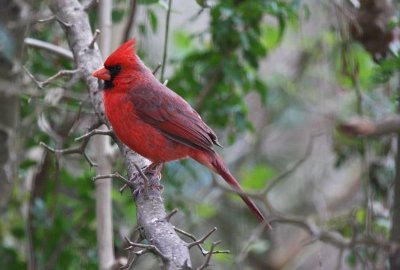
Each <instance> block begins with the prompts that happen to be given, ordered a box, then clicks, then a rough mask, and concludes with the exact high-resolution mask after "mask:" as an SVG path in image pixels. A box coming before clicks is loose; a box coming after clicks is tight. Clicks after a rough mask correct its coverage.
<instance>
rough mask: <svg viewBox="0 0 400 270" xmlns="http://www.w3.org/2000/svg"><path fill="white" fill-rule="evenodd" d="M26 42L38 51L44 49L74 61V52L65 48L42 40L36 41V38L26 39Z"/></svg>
mask: <svg viewBox="0 0 400 270" xmlns="http://www.w3.org/2000/svg"><path fill="white" fill-rule="evenodd" d="M24 42H25V44H26V45H28V46H31V47H34V48H38V49H43V50H46V51H49V52H52V53H55V54H58V55H60V56H62V57H65V58H67V59H70V60H73V59H74V56H73V55H72V52H71V51H70V50H67V49H64V48H63V47H60V46H57V45H54V44H51V43H48V42H45V41H42V40H38V39H34V38H25V39H24Z"/></svg>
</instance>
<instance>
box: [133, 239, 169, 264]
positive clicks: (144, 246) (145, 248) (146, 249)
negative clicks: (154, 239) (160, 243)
mask: <svg viewBox="0 0 400 270" xmlns="http://www.w3.org/2000/svg"><path fill="white" fill-rule="evenodd" d="M125 240H126V241H127V242H128V243H129V247H127V248H126V250H132V252H133V253H135V254H136V255H138V256H140V255H143V254H145V253H147V252H153V253H154V254H156V255H158V256H160V258H161V259H162V261H163V262H168V261H169V257H168V256H166V255H164V254H163V253H162V252H161V251H160V250H159V249H158V248H157V247H156V246H154V245H147V244H139V243H134V242H132V241H131V240H129V238H128V237H126V236H125ZM135 247H138V248H142V249H141V250H139V251H133V249H134V248H135Z"/></svg>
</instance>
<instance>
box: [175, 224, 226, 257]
mask: <svg viewBox="0 0 400 270" xmlns="http://www.w3.org/2000/svg"><path fill="white" fill-rule="evenodd" d="M174 230H175V231H176V232H177V233H180V234H182V235H184V236H186V237H189V238H190V239H192V240H193V241H197V239H196V237H195V236H194V235H193V234H191V233H188V232H186V231H184V230H182V229H179V228H177V227H175V226H174ZM197 246H198V247H199V249H200V252H201V254H203V256H206V255H207V254H209V253H210V251H207V250H205V249H204V248H203V247H202V246H201V244H198V245H197ZM213 252H214V254H219V253H224V254H226V253H230V250H215V251H213Z"/></svg>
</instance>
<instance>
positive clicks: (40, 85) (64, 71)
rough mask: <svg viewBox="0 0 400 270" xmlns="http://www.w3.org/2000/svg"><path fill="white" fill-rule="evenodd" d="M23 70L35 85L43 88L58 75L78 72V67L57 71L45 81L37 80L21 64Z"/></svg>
mask: <svg viewBox="0 0 400 270" xmlns="http://www.w3.org/2000/svg"><path fill="white" fill-rule="evenodd" d="M23 68H24V70H25V71H26V73H27V74H28V76H29V77H30V78H31V79H32V81H33V82H34V83H35V84H36V85H37V87H39V88H40V89H43V88H44V87H45V86H46V85H48V84H49V83H51V82H53V81H54V80H56V79H58V78H59V77H63V76H67V75H75V74H77V73H78V72H79V69H73V70H60V71H58V72H57V73H56V74H54V75H53V76H51V77H50V78H48V79H47V80H45V81H42V82H41V81H39V80H37V79H36V78H35V76H33V74H32V73H30V72H29V70H28V69H27V68H26V67H25V66H23Z"/></svg>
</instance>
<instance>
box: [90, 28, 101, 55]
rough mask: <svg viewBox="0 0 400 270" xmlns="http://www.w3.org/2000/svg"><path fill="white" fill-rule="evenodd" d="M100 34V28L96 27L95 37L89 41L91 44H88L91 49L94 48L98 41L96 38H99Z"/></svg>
mask: <svg viewBox="0 0 400 270" xmlns="http://www.w3.org/2000/svg"><path fill="white" fill-rule="evenodd" d="M99 35H100V30H99V29H96V31H94V34H93V39H92V41H90V43H89V46H88V47H89V49H91V50H93V48H94V44H95V43H96V40H97V39H98V38H99Z"/></svg>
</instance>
